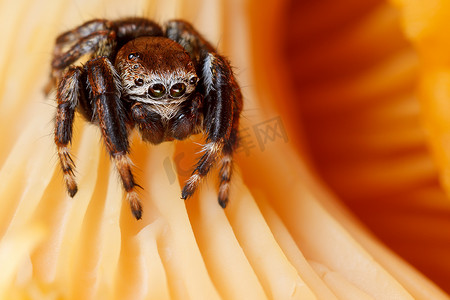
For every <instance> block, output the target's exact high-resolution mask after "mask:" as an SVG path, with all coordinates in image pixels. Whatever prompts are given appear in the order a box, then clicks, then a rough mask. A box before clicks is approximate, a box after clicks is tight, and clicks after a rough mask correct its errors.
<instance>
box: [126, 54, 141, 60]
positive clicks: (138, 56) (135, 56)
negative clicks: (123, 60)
mask: <svg viewBox="0 0 450 300" xmlns="http://www.w3.org/2000/svg"><path fill="white" fill-rule="evenodd" d="M140 57H141V55H140V54H139V53H130V54H128V59H130V60H132V59H135V58H140Z"/></svg>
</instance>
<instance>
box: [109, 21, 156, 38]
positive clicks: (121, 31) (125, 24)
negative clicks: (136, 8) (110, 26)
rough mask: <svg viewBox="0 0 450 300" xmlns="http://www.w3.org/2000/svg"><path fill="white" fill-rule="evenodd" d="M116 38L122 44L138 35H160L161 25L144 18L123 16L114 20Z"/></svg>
mask: <svg viewBox="0 0 450 300" xmlns="http://www.w3.org/2000/svg"><path fill="white" fill-rule="evenodd" d="M114 26H115V28H116V30H117V38H118V39H119V40H121V42H122V43H123V44H125V43H126V42H128V41H130V40H132V39H135V38H137V37H140V36H144V35H145V36H162V35H163V30H162V29H161V26H159V25H158V24H156V23H155V22H153V21H151V20H149V19H145V18H137V17H135V18H124V19H120V20H118V21H115V22H114Z"/></svg>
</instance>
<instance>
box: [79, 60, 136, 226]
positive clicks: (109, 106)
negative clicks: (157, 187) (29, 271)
mask: <svg viewBox="0 0 450 300" xmlns="http://www.w3.org/2000/svg"><path fill="white" fill-rule="evenodd" d="M85 68H86V71H87V72H86V74H87V79H88V83H89V85H90V87H91V90H92V101H93V102H94V103H95V109H96V114H97V118H98V122H99V127H100V129H101V133H102V137H103V140H104V142H105V145H106V149H107V150H108V152H109V154H110V156H111V159H112V160H113V162H114V163H115V166H116V169H117V171H118V172H119V175H120V178H121V180H122V183H123V187H124V189H125V191H126V193H127V200H128V202H129V203H130V206H131V211H132V212H133V215H134V216H135V218H136V219H140V218H141V216H142V207H141V203H140V200H139V196H138V194H137V192H136V187H137V186H138V185H137V184H136V182H135V180H134V176H133V173H132V171H131V166H132V163H131V160H130V158H129V151H130V145H129V142H128V128H127V122H129V120H128V117H127V112H126V110H125V108H124V107H123V105H122V103H121V100H120V96H121V83H120V79H119V77H118V75H117V73H116V71H115V70H114V67H113V65H112V64H111V62H110V61H109V60H108V59H107V58H105V57H99V58H96V59H92V60H90V61H89V62H88V63H87V64H86V66H85Z"/></svg>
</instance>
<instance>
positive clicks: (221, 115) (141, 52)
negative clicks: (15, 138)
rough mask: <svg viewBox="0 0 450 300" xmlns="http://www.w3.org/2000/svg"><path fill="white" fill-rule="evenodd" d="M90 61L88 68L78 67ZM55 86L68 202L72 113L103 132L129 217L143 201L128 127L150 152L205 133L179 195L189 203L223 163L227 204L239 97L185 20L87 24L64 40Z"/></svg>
mask: <svg viewBox="0 0 450 300" xmlns="http://www.w3.org/2000/svg"><path fill="white" fill-rule="evenodd" d="M85 55H88V56H89V58H88V61H87V62H86V63H85V64H84V65H83V66H80V65H76V63H77V62H78V61H79V59H80V58H81V57H83V56H85ZM51 77H52V82H57V84H56V85H57V89H56V98H57V102H58V106H57V111H56V124H55V143H56V146H57V151H58V156H59V159H60V163H61V167H62V170H63V173H64V179H65V182H66V185H67V190H68V192H69V194H70V196H72V197H73V196H74V195H75V194H76V192H77V189H78V188H77V185H76V182H75V176H74V168H75V166H74V162H73V161H72V159H71V157H70V152H69V148H68V145H69V143H70V142H71V139H72V124H73V119H74V115H75V111H76V110H78V111H79V112H80V113H81V115H82V116H84V117H85V119H86V120H87V121H89V122H91V123H94V124H96V125H98V126H99V127H100V130H101V133H102V138H103V140H104V143H105V145H106V148H107V150H108V152H109V154H110V155H111V159H112V160H113V162H114V163H115V165H116V168H117V170H118V172H119V175H120V177H121V180H122V183H123V187H124V189H125V191H126V194H127V199H128V201H129V202H130V205H131V209H132V212H133V214H134V216H135V217H136V218H137V219H140V218H141V214H142V208H141V203H140V200H139V197H138V194H137V193H136V187H137V184H136V182H135V180H134V176H133V173H132V168H131V166H132V163H131V161H130V158H129V152H130V145H129V141H128V136H129V134H130V132H131V130H133V129H134V128H137V130H138V131H139V132H140V134H141V137H142V138H143V139H144V140H146V141H148V142H150V143H153V144H158V143H161V142H164V141H170V140H173V139H177V140H183V139H185V138H187V137H188V136H190V135H192V134H196V133H204V135H205V136H206V144H205V145H204V147H203V155H202V156H201V158H200V160H199V161H198V163H197V164H196V166H195V168H194V171H193V173H192V175H191V177H190V178H189V180H188V181H187V182H186V185H185V186H184V188H183V191H182V198H183V199H186V198H188V197H190V196H191V195H192V194H193V193H194V192H195V190H196V188H197V186H198V184H199V183H200V181H201V179H202V178H203V177H204V176H205V175H206V174H207V173H208V172H209V170H210V169H211V167H212V166H213V165H214V164H215V163H216V162H217V161H218V160H220V163H221V166H220V168H219V176H220V187H219V196H218V198H219V199H218V200H219V204H220V205H221V206H222V207H225V206H226V204H227V202H228V194H229V182H230V178H231V171H232V154H233V152H234V150H235V149H236V146H237V141H238V124H239V116H240V113H241V110H242V96H241V92H240V89H239V86H238V85H237V83H236V80H235V78H234V75H233V72H232V70H231V67H230V64H229V63H228V61H227V60H226V59H225V58H224V57H222V56H221V55H219V54H218V53H217V52H216V51H215V49H214V48H213V47H212V46H211V45H210V44H209V43H208V42H207V41H206V40H205V39H204V38H203V37H202V36H201V35H200V34H199V33H198V32H197V31H196V30H195V29H193V27H192V26H191V25H190V24H188V23H186V22H184V21H170V22H167V23H166V24H165V27H164V29H162V28H161V27H160V26H158V25H157V24H156V23H154V22H152V21H150V20H147V19H143V18H129V19H122V20H118V21H108V20H92V21H89V22H86V23H84V24H82V25H80V26H79V27H77V28H75V29H73V30H71V31H68V32H65V33H63V34H61V35H60V36H59V37H58V38H57V40H56V45H55V49H54V57H53V61H52V75H51Z"/></svg>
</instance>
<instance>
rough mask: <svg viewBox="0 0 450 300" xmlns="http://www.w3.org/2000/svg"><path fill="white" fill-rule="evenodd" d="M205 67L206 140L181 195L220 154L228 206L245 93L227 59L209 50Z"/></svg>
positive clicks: (223, 193) (191, 189) (222, 190)
mask: <svg viewBox="0 0 450 300" xmlns="http://www.w3.org/2000/svg"><path fill="white" fill-rule="evenodd" d="M202 59H203V62H204V65H203V67H202V72H203V74H202V75H203V76H202V77H203V81H202V82H201V84H202V85H203V86H204V89H205V99H204V101H205V104H204V107H205V110H204V130H205V132H206V134H207V139H206V141H207V144H206V145H205V146H204V147H203V152H204V153H203V155H202V157H201V158H200V160H199V162H198V163H197V165H196V167H195V169H194V172H193V174H192V176H191V177H190V178H189V180H188V181H187V183H186V185H185V186H184V188H183V191H182V198H183V199H186V198H188V197H190V196H191V195H192V194H193V193H194V192H195V190H196V188H197V186H198V184H199V182H200V180H201V179H202V178H203V177H204V176H206V175H207V174H208V172H209V170H210V169H211V167H212V166H213V165H214V164H215V163H216V161H217V160H218V159H219V158H221V161H220V163H221V165H220V169H219V179H220V186H219V196H218V201H219V204H220V206H222V207H223V208H225V207H226V205H227V203H228V198H229V189H230V180H231V174H232V169H233V153H234V151H235V149H236V147H237V143H238V128H239V117H240V113H241V110H242V95H241V92H240V89H239V86H238V85H237V83H236V81H235V79H234V75H233V72H232V70H231V67H230V65H229V63H228V61H227V60H226V59H225V58H223V57H222V56H220V55H218V54H216V53H207V54H206V55H205V56H204V57H203V58H202Z"/></svg>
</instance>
